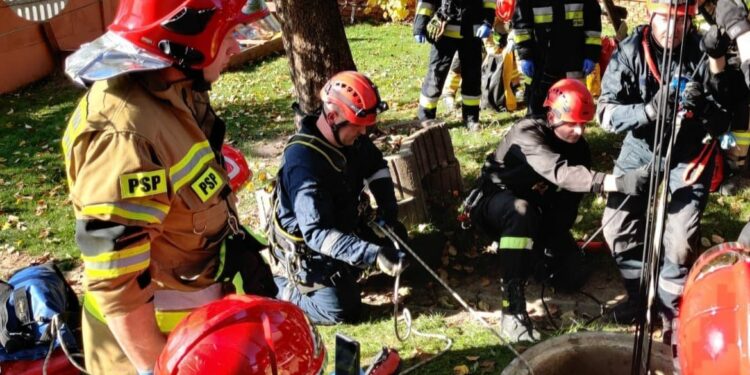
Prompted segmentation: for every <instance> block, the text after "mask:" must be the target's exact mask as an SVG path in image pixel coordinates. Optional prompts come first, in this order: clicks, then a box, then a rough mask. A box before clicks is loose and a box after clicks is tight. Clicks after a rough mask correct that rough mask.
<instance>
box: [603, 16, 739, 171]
mask: <svg viewBox="0 0 750 375" xmlns="http://www.w3.org/2000/svg"><path fill="white" fill-rule="evenodd" d="M644 27H645V26H639V27H637V28H636V29H635V31H633V33H631V35H630V36H628V37H627V38H626V39H625V40H623V41H622V42H620V44H619V46H618V48H617V50H616V51H615V53H614V55H613V56H612V60H611V61H610V63H609V65H608V66H607V70H606V72H605V73H604V75H603V77H602V93H601V96H600V97H599V104H598V106H597V118H598V120H599V123H600V124H601V126H602V128H603V129H604V130H606V131H610V132H614V133H626V136H625V140H624V141H623V145H622V149H621V151H620V156H619V158H618V160H617V163H616V164H615V174H616V175H621V174H623V173H624V172H627V171H629V170H633V169H636V168H638V167H641V166H644V165H647V164H649V163H650V160H651V153H652V151H653V149H654V145H653V143H654V131H655V129H656V128H655V123H654V122H653V121H650V120H649V119H648V117H647V115H646V111H645V107H646V104H647V103H649V102H650V101H651V99H652V98H653V97H654V95H656V92H657V91H658V89H659V84H658V81H657V80H656V78H655V77H654V76H653V74H652V73H651V72H650V70H649V68H648V65H647V61H646V57H645V53H644V50H643V45H642V41H643V38H644ZM649 35H650V34H649ZM646 37H647V38H649V40H648V42H649V43H648V44H649V46H650V51H651V56H652V59H653V62H654V64H655V65H656V66H657V69H658V67H659V66H660V65H661V62H662V54H663V50H662V49H661V48H659V46H658V45H657V44H656V42H655V41H654V40H653V39H652V38H651V37H650V36H646ZM699 43H700V35H699V34H697V33H696V32H694V31H690V32H688V33H687V35H685V39H684V41H683V44H684V49H685V51H684V57H683V61H682V72H681V75H682V76H683V77H691V76H693V73H694V72H695V71H696V70H697V73H696V74H695V78H694V80H695V81H698V82H701V83H702V84H703V87H704V88H705V90H706V92H707V101H708V104H707V106H706V110H705V111H704V112H703V113H698V114H696V115H695V117H694V118H693V119H690V120H684V121H683V122H682V126H681V128H680V130H679V133H678V134H677V139H676V141H675V147H674V151H673V156H672V160H673V163H674V164H673V166H674V165H677V164H678V163H686V162H689V161H691V160H693V159H694V158H695V157H696V156H697V155H698V153H699V152H700V149H701V147H702V146H703V145H702V140H703V138H704V137H705V136H706V134H708V133H709V132H710V133H711V134H712V135H718V134H722V133H724V132H725V131H726V130H727V128H728V126H729V123H730V121H729V120H730V115H729V114H728V113H727V112H726V111H725V110H723V109H721V108H720V107H719V106H718V105H717V103H716V100H715V98H714V95H712V93H716V92H717V89H716V87H717V85H719V86H718V87H720V86H721V84H720V83H717V82H716V81H715V79H712V78H715V77H711V76H710V74H709V71H708V64H707V63H703V64H700V65H699V61H700V60H701V57H702V55H703V53H702V52H701V51H700V49H699ZM674 50H675V57H674V58H673V60H672V64H673V69H674V67H675V66H677V56H676V55H677V52H678V51H679V48H675V49H674ZM673 71H674V72H676V71H677V70H676V69H674V70H673ZM668 79H670V80H671V77H670V78H668ZM667 136H668V134H665V135H664V137H665V138H666V137H667Z"/></svg>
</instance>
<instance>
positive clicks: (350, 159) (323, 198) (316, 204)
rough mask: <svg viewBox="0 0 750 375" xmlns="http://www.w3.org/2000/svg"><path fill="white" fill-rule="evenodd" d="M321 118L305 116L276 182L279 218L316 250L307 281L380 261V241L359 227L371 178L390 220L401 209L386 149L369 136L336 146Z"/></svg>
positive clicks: (307, 262)
mask: <svg viewBox="0 0 750 375" xmlns="http://www.w3.org/2000/svg"><path fill="white" fill-rule="evenodd" d="M317 119H318V117H316V116H308V117H305V118H303V120H302V126H301V128H300V130H299V132H298V133H297V135H295V136H294V137H292V139H291V140H290V142H289V144H288V145H287V147H286V149H285V150H284V155H283V160H282V166H281V170H280V171H279V173H278V181H277V186H276V189H277V190H276V194H277V199H278V204H277V205H278V208H277V211H276V215H277V220H278V224H279V225H280V226H281V229H283V230H284V231H285V232H287V233H288V234H291V235H292V236H296V237H298V238H299V240H301V241H304V245H305V246H306V247H307V249H309V250H311V253H312V254H311V256H308V257H305V258H306V259H304V260H303V263H302V267H301V268H302V269H301V275H299V276H300V279H301V280H302V281H303V282H305V283H313V282H321V281H324V279H325V278H327V277H330V276H331V275H332V274H333V273H335V272H336V271H337V270H338V269H339V267H341V266H343V265H350V266H355V267H358V268H366V267H368V266H371V265H373V264H374V263H375V260H376V258H377V255H378V252H379V251H380V246H378V245H376V244H373V243H371V242H368V241H365V240H363V239H362V238H361V237H360V236H358V234H357V233H356V232H357V231H358V228H359V227H360V226H361V225H362V224H363V222H362V218H361V217H360V212H359V203H360V195H361V193H362V191H363V189H364V187H365V184H367V185H368V187H369V189H370V192H372V194H373V195H374V197H375V200H376V202H377V204H378V210H379V215H380V216H381V217H382V218H383V219H385V221H386V222H388V223H394V222H396V220H397V214H398V207H397V204H396V196H395V193H394V188H393V182H392V181H391V175H390V171H389V170H388V166H387V164H386V162H385V160H384V159H383V155H382V153H381V152H380V150H378V148H377V147H375V145H374V144H373V143H372V141H371V140H370V139H369V138H367V137H360V138H359V139H358V140H357V141H356V143H355V144H354V145H352V146H348V147H341V148H338V147H335V146H333V145H332V144H330V143H328V142H327V141H326V140H325V138H324V137H323V135H322V134H321V133H320V131H319V130H318V128H317V126H316V121H317Z"/></svg>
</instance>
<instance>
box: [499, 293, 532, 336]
mask: <svg viewBox="0 0 750 375" xmlns="http://www.w3.org/2000/svg"><path fill="white" fill-rule="evenodd" d="M502 289H503V309H502V311H503V317H502V320H501V322H500V325H501V329H502V334H503V336H505V338H506V339H507V340H509V341H510V342H512V343H516V342H521V341H528V342H534V341H538V340H539V338H540V335H539V332H538V331H537V330H535V329H534V324H533V323H532V322H531V318H529V314H528V313H526V296H525V293H524V283H523V281H522V280H520V279H511V280H509V281H507V282H505V281H504V282H503V286H502Z"/></svg>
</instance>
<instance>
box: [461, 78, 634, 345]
mask: <svg viewBox="0 0 750 375" xmlns="http://www.w3.org/2000/svg"><path fill="white" fill-rule="evenodd" d="M543 104H544V106H545V108H548V109H549V112H548V114H547V119H546V120H541V119H523V120H520V121H519V122H517V123H516V124H514V125H513V127H512V128H511V129H510V132H509V133H508V134H507V135H506V136H505V138H503V140H502V142H500V145H499V146H498V147H497V150H495V152H494V153H492V154H490V155H489V156H488V157H487V160H486V161H485V163H484V167H483V168H482V175H481V177H480V180H479V185H478V187H477V188H476V189H474V190H473V191H472V193H471V194H470V195H469V199H467V202H466V206H465V208H466V209H467V210H468V211H469V214H470V217H471V220H472V221H473V222H474V223H475V224H476V225H477V226H478V227H479V228H480V229H482V230H483V231H484V232H486V233H487V234H489V235H490V236H492V237H494V238H497V239H498V242H499V255H500V257H501V259H500V261H501V270H500V275H501V277H502V280H503V284H502V287H503V313H504V314H503V321H502V329H503V333H504V335H505V336H507V338H508V339H509V340H513V341H534V340H537V339H539V334H538V332H536V331H535V330H534V328H533V326H532V323H531V321H530V319H529V316H528V314H527V313H526V299H525V296H524V284H525V282H526V281H525V280H526V277H527V276H528V274H529V273H531V271H532V268H533V266H534V264H533V263H534V262H533V259H534V256H540V255H542V253H543V254H544V255H545V257H547V258H549V260H548V263H549V266H550V267H551V269H552V274H553V275H555V276H554V279H553V282H554V283H555V284H556V285H557V286H558V287H562V288H566V289H572V290H575V289H578V288H580V287H581V285H582V284H583V283H584V282H585V274H586V272H585V270H584V269H581V268H580V260H581V259H580V257H579V255H580V250H579V249H578V247H577V245H576V243H575V241H574V240H573V237H572V236H571V234H570V228H571V227H572V226H573V223H574V222H575V219H576V216H577V214H578V205H579V203H580V201H581V198H582V196H583V194H584V193H588V192H594V193H602V192H604V191H620V192H624V193H627V194H638V193H640V192H641V190H642V188H643V187H644V186H645V184H646V182H647V177H648V173H647V172H645V171H641V170H635V171H632V172H630V173H628V174H626V175H625V176H621V177H619V178H615V177H614V176H612V175H605V174H604V173H600V172H595V171H592V170H591V169H589V166H590V165H591V153H590V151H589V146H588V143H587V142H586V140H585V139H583V131H584V127H585V125H586V123H587V122H589V121H591V120H592V119H593V118H594V99H593V98H592V97H591V94H590V93H589V92H588V90H587V89H586V86H585V85H584V84H583V83H581V82H580V81H578V80H575V79H563V80H561V81H559V82H558V83H556V84H555V85H554V86H552V87H551V88H550V90H549V94H548V96H547V99H546V100H545V102H544V103H543ZM532 250H534V251H532Z"/></svg>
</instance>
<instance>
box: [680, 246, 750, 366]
mask: <svg viewBox="0 0 750 375" xmlns="http://www.w3.org/2000/svg"><path fill="white" fill-rule="evenodd" d="M677 318H678V321H679V325H678V327H679V329H678V330H677V351H678V357H679V360H680V366H681V368H682V373H683V374H686V375H714V374H734V375H750V349H749V348H748V343H750V324H748V319H750V249H749V248H747V247H744V246H743V245H742V244H740V243H737V242H734V243H724V244H721V245H717V246H715V247H713V248H712V249H710V250H708V251H706V252H705V253H704V254H703V255H701V257H700V258H698V261H696V263H695V265H693V267H692V269H691V270H690V274H689V275H688V278H687V281H686V283H685V290H684V292H683V295H682V303H681V305H680V314H679V316H678V317H677Z"/></svg>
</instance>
